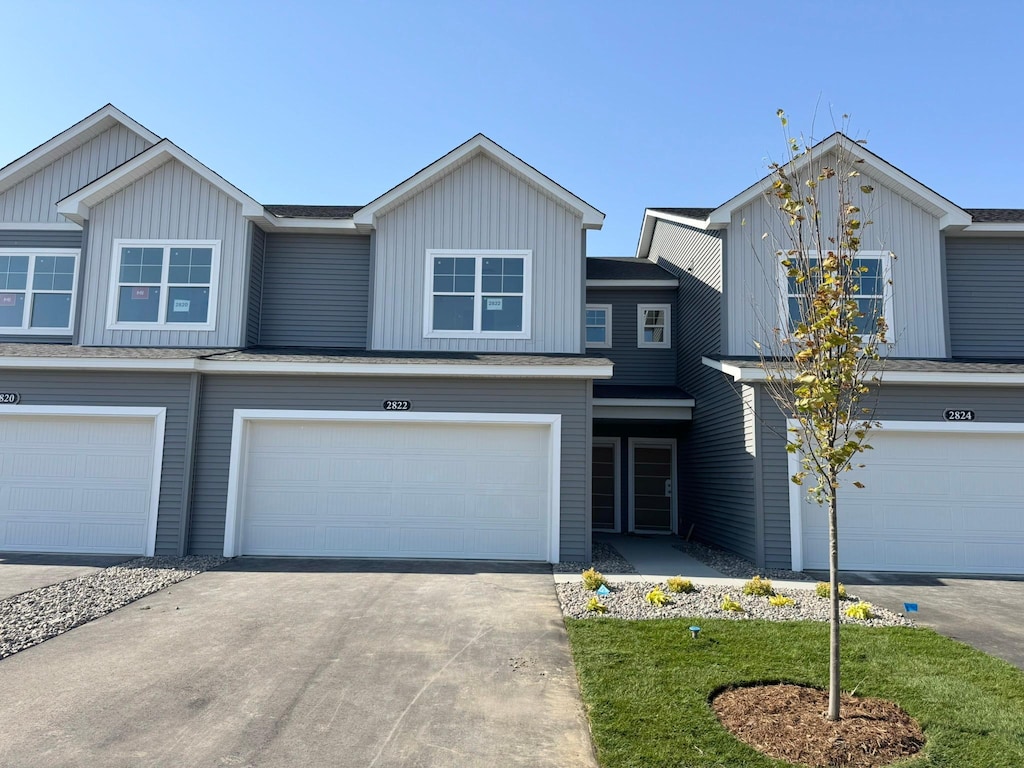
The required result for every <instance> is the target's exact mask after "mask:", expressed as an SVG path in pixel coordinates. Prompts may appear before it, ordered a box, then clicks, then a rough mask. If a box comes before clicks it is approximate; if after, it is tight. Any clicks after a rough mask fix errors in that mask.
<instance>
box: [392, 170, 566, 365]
mask: <svg viewBox="0 0 1024 768" xmlns="http://www.w3.org/2000/svg"><path fill="white" fill-rule="evenodd" d="M582 227H583V223H582V218H581V216H580V215H579V214H577V213H575V212H573V211H571V210H569V209H568V208H566V207H565V206H564V205H562V204H561V203H560V202H558V201H556V200H554V199H553V198H551V197H548V196H547V195H546V194H545V193H543V192H541V191H540V190H539V189H537V188H536V187H534V186H532V185H531V184H529V183H528V182H527V181H526V180H525V179H523V178H521V177H520V176H518V175H517V174H516V173H514V172H512V171H511V170H509V169H508V168H507V167H505V166H503V165H500V164H498V163H497V162H495V161H493V160H491V159H490V158H489V157H487V156H484V155H476V156H474V157H473V158H472V159H470V160H468V161H467V162H465V163H463V164H461V165H459V166H457V167H455V168H453V169H452V170H451V171H450V172H449V173H447V174H446V175H445V176H444V177H442V178H441V179H438V180H437V181H435V182H434V183H433V184H430V185H429V186H427V187H426V188H425V189H422V190H420V191H419V192H418V193H416V194H415V195H414V196H413V197H411V198H408V199H406V200H405V201H404V202H402V203H401V204H400V205H398V206H396V207H395V208H393V209H391V210H389V211H386V212H385V213H384V214H383V215H381V216H379V217H378V219H377V233H376V257H375V267H374V269H375V274H374V280H373V285H374V297H373V302H372V304H373V311H374V317H373V323H372V325H373V343H372V346H373V348H374V349H395V350H402V349H410V350H411V349H429V350H443V351H473V352H484V351H487V352H527V353H529V352H569V353H579V352H581V351H582V350H581V348H580V343H581V334H582V330H581V321H582V317H583V308H582V306H581V301H582V298H583V297H582V296H581V294H580V289H579V287H580V285H581V281H582V280H583V274H582V273H583V267H584V265H583V254H582V246H581V238H580V232H581V230H582ZM431 248H449V249H491V250H493V249H502V250H530V251H532V252H533V281H532V283H533V284H532V286H531V291H532V297H531V299H532V302H531V303H532V324H531V337H530V338H529V339H426V338H424V334H423V323H424V315H423V311H424V300H425V291H426V284H425V280H426V267H427V262H426V258H427V250H428V249H431Z"/></svg>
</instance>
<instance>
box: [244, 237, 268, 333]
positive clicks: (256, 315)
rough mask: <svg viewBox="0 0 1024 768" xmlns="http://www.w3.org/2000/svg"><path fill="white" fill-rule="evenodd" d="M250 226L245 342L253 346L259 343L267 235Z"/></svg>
mask: <svg viewBox="0 0 1024 768" xmlns="http://www.w3.org/2000/svg"><path fill="white" fill-rule="evenodd" d="M249 226H250V227H251V230H250V232H251V235H250V243H251V245H250V247H249V252H250V254H249V301H248V307H247V308H246V315H245V343H246V345H247V346H255V345H257V344H259V343H260V315H261V312H262V307H263V262H264V256H265V254H266V246H267V235H266V233H265V232H264V231H263V230H262V229H260V228H259V227H257V226H256V225H255V224H249Z"/></svg>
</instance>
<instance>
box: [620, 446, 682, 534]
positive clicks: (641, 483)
mask: <svg viewBox="0 0 1024 768" xmlns="http://www.w3.org/2000/svg"><path fill="white" fill-rule="evenodd" d="M630 459H631V460H630V464H631V466H632V480H633V482H632V488H633V491H632V502H633V509H632V512H633V515H632V522H633V529H634V530H636V531H661V532H666V533H670V532H672V528H673V525H672V522H673V517H674V514H673V512H674V509H675V503H674V497H675V488H674V485H675V482H674V480H675V441H674V440H661V441H645V440H634V441H632V443H631V455H630Z"/></svg>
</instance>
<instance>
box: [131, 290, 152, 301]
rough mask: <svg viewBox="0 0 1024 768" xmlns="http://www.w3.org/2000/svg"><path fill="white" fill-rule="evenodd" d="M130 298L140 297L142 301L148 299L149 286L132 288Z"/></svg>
mask: <svg viewBox="0 0 1024 768" xmlns="http://www.w3.org/2000/svg"><path fill="white" fill-rule="evenodd" d="M132 298H133V299H141V300H143V301H148V300H149V288H132Z"/></svg>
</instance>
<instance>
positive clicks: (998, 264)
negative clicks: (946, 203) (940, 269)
mask: <svg viewBox="0 0 1024 768" xmlns="http://www.w3.org/2000/svg"><path fill="white" fill-rule="evenodd" d="M946 283H947V286H948V294H949V335H950V342H951V347H952V352H951V354H952V356H953V357H975V358H1021V357H1024V303H1022V297H1024V238H1019V237H948V238H946Z"/></svg>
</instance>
